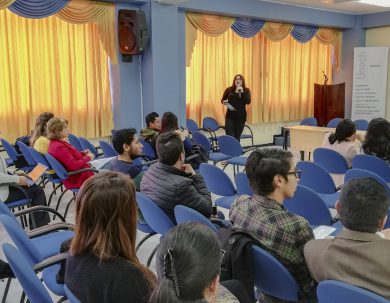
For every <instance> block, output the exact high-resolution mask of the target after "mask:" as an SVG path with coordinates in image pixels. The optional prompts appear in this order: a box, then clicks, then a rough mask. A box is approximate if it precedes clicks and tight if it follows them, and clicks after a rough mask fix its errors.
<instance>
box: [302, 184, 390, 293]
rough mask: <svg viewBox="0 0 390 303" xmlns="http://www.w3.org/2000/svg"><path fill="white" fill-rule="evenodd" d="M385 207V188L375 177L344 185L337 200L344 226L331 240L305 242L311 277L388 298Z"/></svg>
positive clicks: (389, 246)
mask: <svg viewBox="0 0 390 303" xmlns="http://www.w3.org/2000/svg"><path fill="white" fill-rule="evenodd" d="M388 208H389V200H388V196H387V194H386V190H385V189H384V188H383V186H382V185H381V184H379V183H378V182H377V181H375V180H374V179H371V178H361V179H355V180H352V181H350V182H348V183H347V184H345V185H344V187H343V189H342V191H341V194H340V198H339V201H338V202H337V203H336V209H337V212H338V214H339V216H340V221H341V223H343V225H344V229H343V230H342V231H341V232H340V233H339V234H338V235H337V236H335V237H334V238H333V239H321V240H312V241H310V242H308V243H307V244H306V245H305V258H306V262H307V265H308V266H309V270H310V272H311V274H312V277H313V278H314V279H315V280H316V281H317V282H321V281H322V280H328V279H331V280H339V281H343V282H346V283H350V284H353V285H356V286H358V287H362V288H365V289H368V290H370V291H372V292H374V293H377V294H379V295H381V296H383V297H385V298H386V299H388V300H390V279H389V277H390V266H389V265H390V254H389V251H390V241H389V239H390V233H389V230H388V229H387V230H385V231H383V233H382V232H381V230H382V229H383V227H384V225H385V223H386V219H387V210H388Z"/></svg>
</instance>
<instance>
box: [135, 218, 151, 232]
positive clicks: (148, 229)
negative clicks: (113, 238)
mask: <svg viewBox="0 0 390 303" xmlns="http://www.w3.org/2000/svg"><path fill="white" fill-rule="evenodd" d="M137 229H138V230H140V231H142V232H143V233H145V234H151V233H154V232H155V231H154V229H152V228H151V227H150V226H149V225H148V224H147V223H146V222H143V221H141V220H140V219H138V222H137Z"/></svg>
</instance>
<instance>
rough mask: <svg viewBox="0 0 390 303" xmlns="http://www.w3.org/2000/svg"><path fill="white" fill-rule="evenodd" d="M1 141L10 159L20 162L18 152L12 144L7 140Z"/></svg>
mask: <svg viewBox="0 0 390 303" xmlns="http://www.w3.org/2000/svg"><path fill="white" fill-rule="evenodd" d="M0 141H1V145H3V147H4V150H5V151H6V152H7V154H8V157H10V158H11V160H12V161H16V160H18V153H17V152H16V150H15V147H13V146H12V144H11V143H9V142H8V141H7V140H5V139H0Z"/></svg>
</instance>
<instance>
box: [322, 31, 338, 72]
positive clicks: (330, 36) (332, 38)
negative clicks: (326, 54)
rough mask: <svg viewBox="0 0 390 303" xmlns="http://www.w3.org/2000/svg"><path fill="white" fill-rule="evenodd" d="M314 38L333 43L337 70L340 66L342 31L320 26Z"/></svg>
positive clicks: (324, 42)
mask: <svg viewBox="0 0 390 303" xmlns="http://www.w3.org/2000/svg"><path fill="white" fill-rule="evenodd" d="M316 38H317V39H318V40H319V41H320V42H321V43H323V44H333V45H334V53H335V65H336V69H337V70H339V68H340V67H341V45H342V39H343V32H342V31H341V30H337V29H331V28H320V29H319V30H318V32H317V34H316Z"/></svg>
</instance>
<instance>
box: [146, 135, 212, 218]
mask: <svg viewBox="0 0 390 303" xmlns="http://www.w3.org/2000/svg"><path fill="white" fill-rule="evenodd" d="M156 147H157V155H158V163H155V164H153V165H152V166H151V167H150V168H149V169H148V170H147V171H146V172H145V174H144V175H143V177H142V180H141V192H143V193H145V194H146V195H147V196H148V197H149V198H150V199H152V200H153V201H154V202H155V203H156V204H157V205H158V206H159V207H160V208H161V209H162V210H163V211H164V212H165V213H166V214H167V215H168V216H169V217H170V218H171V220H172V221H173V222H176V220H175V215H174V212H173V210H174V208H175V206H176V205H185V206H188V207H190V208H193V209H195V210H197V211H198V212H200V213H201V214H203V215H204V216H206V217H207V218H209V217H210V216H211V213H212V203H211V196H210V192H209V191H208V190H207V187H206V184H205V182H204V179H203V177H202V176H201V175H199V174H197V173H196V172H195V171H194V169H193V168H192V167H191V165H190V164H187V163H184V159H185V157H184V149H183V142H182V140H181V138H180V136H179V135H178V134H177V133H176V132H174V131H171V132H166V133H163V134H161V135H159V136H158V138H157V143H156Z"/></svg>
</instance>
